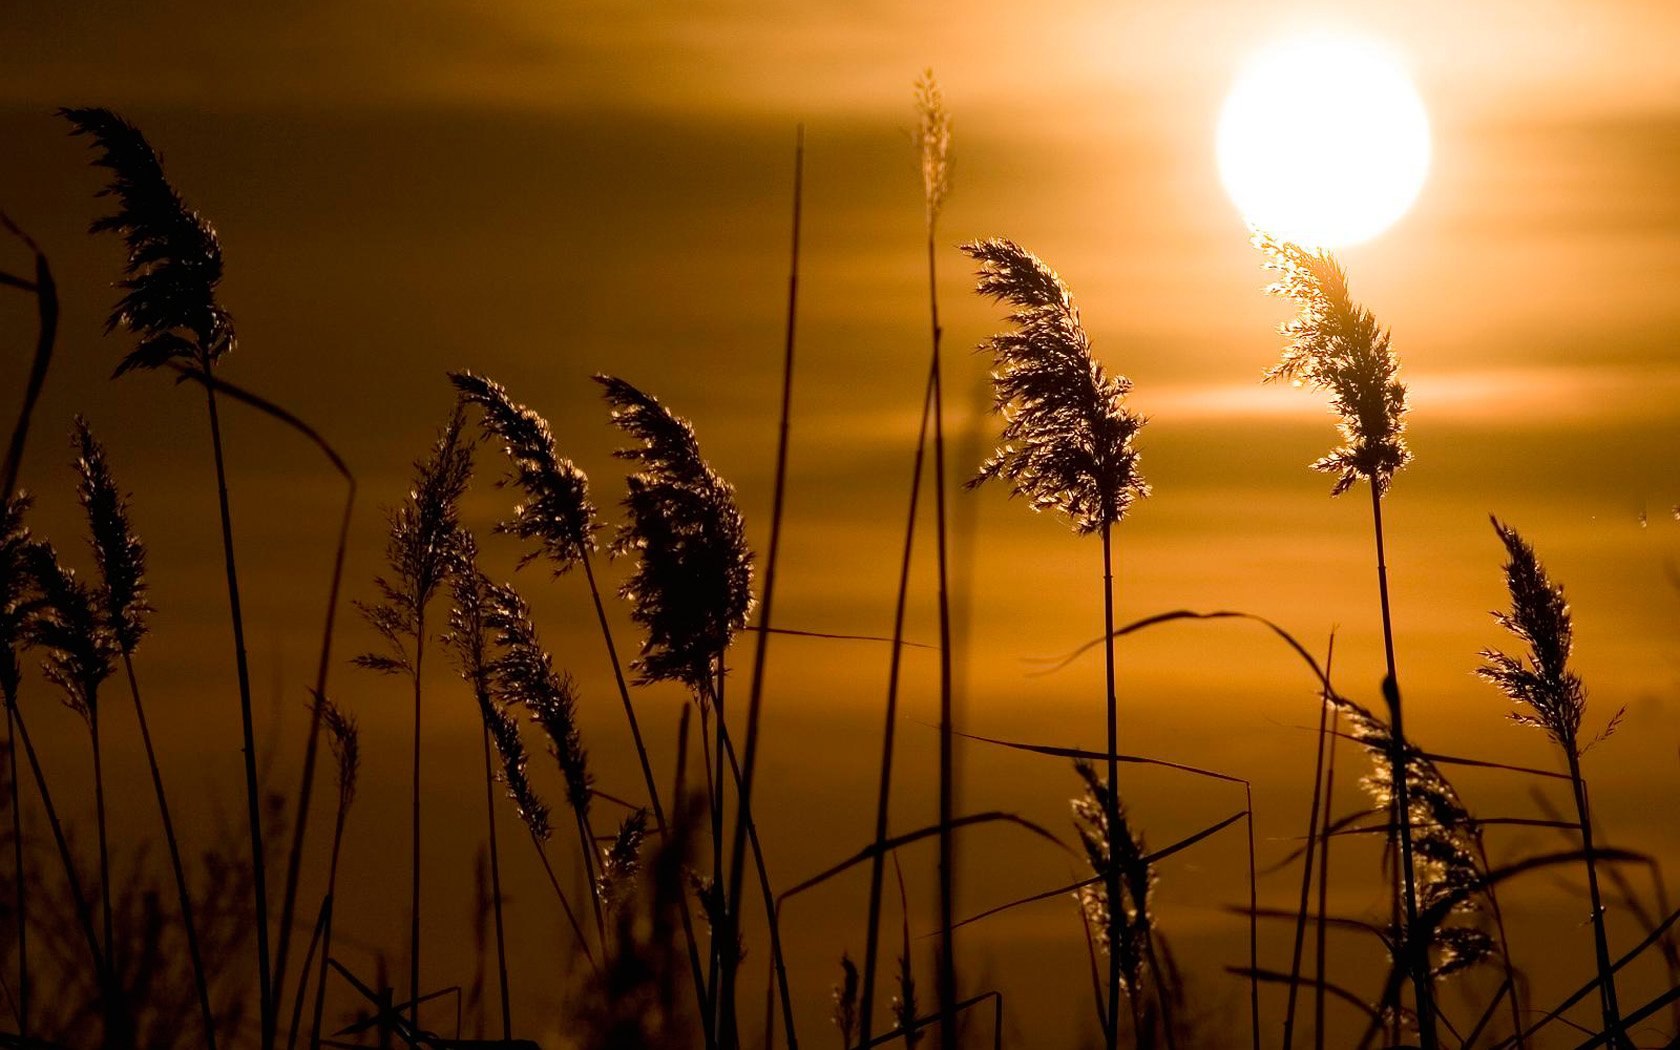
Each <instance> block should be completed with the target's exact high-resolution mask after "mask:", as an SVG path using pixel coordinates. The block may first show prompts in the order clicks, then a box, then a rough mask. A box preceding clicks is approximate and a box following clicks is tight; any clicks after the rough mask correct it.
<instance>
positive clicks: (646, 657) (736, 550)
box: [595, 376, 753, 697]
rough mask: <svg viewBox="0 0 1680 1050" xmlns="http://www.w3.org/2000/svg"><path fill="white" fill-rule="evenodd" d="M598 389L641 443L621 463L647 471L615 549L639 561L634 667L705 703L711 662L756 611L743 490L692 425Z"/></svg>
mask: <svg viewBox="0 0 1680 1050" xmlns="http://www.w3.org/2000/svg"><path fill="white" fill-rule="evenodd" d="M595 380H596V382H598V383H600V384H601V386H602V387H603V388H604V389H605V391H606V395H605V396H606V399H607V403H608V404H610V405H611V406H612V408H613V412H612V421H613V423H614V424H615V425H616V426H618V427H619V428H620V429H622V430H623V431H624V432H625V433H627V434H629V435H630V436H631V437H632V438H634V439H636V440H637V441H638V442H640V445H639V446H637V447H632V448H627V449H622V450H620V451H619V452H618V453H617V455H619V456H620V457H622V458H624V459H630V460H634V461H636V462H637V463H638V465H639V466H640V469H639V470H638V471H637V472H636V473H634V474H632V475H630V477H629V478H628V479H627V485H628V489H629V492H628V495H626V497H625V499H624V507H625V510H626V511H627V512H628V515H629V520H628V521H627V522H626V523H625V524H624V525H623V526H621V527H620V528H619V530H618V532H617V534H616V535H615V536H614V537H613V541H612V545H611V548H610V549H611V551H612V553H613V554H614V555H615V556H617V555H622V554H630V553H635V554H638V555H639V556H640V561H639V562H638V564H637V566H636V571H635V572H634V573H632V574H631V576H630V578H629V579H628V580H626V581H625V583H624V585H623V586H622V587H621V588H620V589H619V594H620V595H621V596H622V597H623V598H625V599H626V600H628V601H629V602H630V603H631V616H632V618H633V619H635V621H636V622H637V623H638V624H640V625H641V626H642V627H643V628H644V629H645V631H646V632H647V633H646V637H645V638H644V639H643V640H642V651H641V655H640V657H639V658H638V659H637V660H636V661H635V662H634V664H633V665H632V666H634V667H635V668H636V670H637V671H638V672H639V678H638V681H640V682H642V683H648V682H658V681H679V682H682V683H684V684H686V685H687V686H688V687H689V688H690V689H692V690H694V691H695V693H696V694H697V695H700V696H702V697H703V696H705V695H707V692H708V690H709V689H710V688H711V686H710V677H711V665H712V663H713V661H715V660H716V659H718V658H719V657H721V656H722V655H723V653H724V651H725V650H727V649H728V648H729V644H730V642H731V641H732V640H733V639H734V637H735V633H736V632H737V631H739V630H740V629H741V628H742V627H744V626H745V625H746V622H747V616H748V615H749V614H750V613H751V611H752V607H753V594H752V551H751V550H750V549H749V548H748V547H747V540H746V525H745V523H744V522H743V521H742V520H741V512H740V509H739V508H738V507H737V506H736V504H735V490H734V489H733V488H732V487H731V486H730V485H729V483H728V482H727V481H724V480H723V478H721V477H719V476H718V474H717V472H716V471H714V470H713V469H712V468H711V466H710V465H709V464H707V462H706V460H705V458H704V457H703V456H702V455H701V454H700V445H699V442H698V441H696V440H695V437H694V428H693V427H691V426H690V425H689V423H688V421H687V420H685V419H683V418H681V417H680V416H677V415H674V414H672V413H671V412H670V410H668V409H667V408H665V406H663V405H661V404H660V403H659V402H658V400H656V399H655V398H653V397H651V396H649V395H647V394H644V393H642V392H641V391H640V390H638V389H636V388H635V387H633V386H631V385H630V384H629V383H626V382H625V381H624V380H622V379H616V378H613V377H611V376H596V377H595Z"/></svg>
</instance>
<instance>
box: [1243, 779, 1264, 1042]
mask: <svg viewBox="0 0 1680 1050" xmlns="http://www.w3.org/2000/svg"><path fill="white" fill-rule="evenodd" d="M1243 813H1244V817H1243V824H1244V825H1245V826H1246V828H1245V829H1246V830H1247V832H1248V1037H1249V1042H1250V1043H1251V1044H1252V1045H1253V1050H1260V884H1259V880H1258V879H1257V878H1256V877H1255V872H1254V785H1253V784H1251V783H1249V782H1248V781H1246V780H1245V781H1243Z"/></svg>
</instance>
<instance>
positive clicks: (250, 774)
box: [199, 355, 274, 1050]
mask: <svg viewBox="0 0 1680 1050" xmlns="http://www.w3.org/2000/svg"><path fill="white" fill-rule="evenodd" d="M199 367H200V369H201V370H202V371H203V372H204V374H205V375H207V376H208V375H209V374H210V361H209V358H208V355H204V356H202V357H201V359H200V361H199ZM204 397H205V401H206V404H207V405H208V407H209V412H210V446H211V449H212V451H213V452H214V453H215V459H216V499H217V503H218V505H219V507H220V509H221V516H222V562H223V566H224V568H225V570H226V574H227V590H228V611H229V618H230V619H231V620H232V621H233V657H234V667H235V670H236V672H237V674H238V677H239V717H240V723H241V729H242V730H243V733H244V755H245V805H246V813H247V823H248V824H249V826H250V832H251V888H252V896H253V898H254V901H255V905H256V925H257V993H258V1000H257V1001H258V1004H259V1009H260V1012H261V1018H260V1021H261V1031H262V1047H263V1050H273V1048H274V999H273V994H272V991H271V988H270V981H269V955H268V866H267V864H266V863H265V862H264V860H263V838H262V789H261V787H260V786H259V785H258V783H257V741H256V729H255V726H254V723H253V719H252V714H251V669H250V665H249V664H248V662H247V660H246V656H245V615H244V611H243V609H242V607H241V605H240V602H239V572H238V568H237V566H236V564H235V561H234V555H233V515H232V513H231V512H230V511H229V509H228V491H227V465H226V463H225V462H224V461H223V458H222V423H221V417H220V416H219V415H218V413H217V411H216V390H215V387H213V386H211V385H209V384H206V385H205V387H204Z"/></svg>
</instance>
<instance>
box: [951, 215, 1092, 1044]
mask: <svg viewBox="0 0 1680 1050" xmlns="http://www.w3.org/2000/svg"><path fill="white" fill-rule="evenodd" d="M927 271H928V315H929V319H930V327H929V336H930V339H931V341H932V344H933V353H932V366H931V374H932V376H933V520H934V536H935V544H934V546H935V550H936V552H937V559H938V565H939V979H938V984H939V988H938V992H939V1002H940V1011H939V1045H940V1046H942V1047H955V1046H956V1045H957V1007H956V1002H957V959H956V938H955V931H954V929H953V928H952V924H953V922H954V921H955V919H956V894H957V873H956V863H957V857H956V837H955V836H954V835H953V834H952V833H951V819H952V817H953V816H954V815H955V812H956V769H955V760H956V746H955V744H956V738H955V736H954V735H953V732H952V731H953V725H952V710H951V599H950V593H949V580H950V574H949V572H948V571H947V561H948V558H947V551H946V544H945V531H946V530H945V477H946V475H945V395H944V379H943V376H942V375H941V372H942V368H943V365H942V364H941V359H940V352H939V349H940V339H941V336H942V335H943V334H944V329H942V328H941V327H940V326H939V274H938V269H937V266H936V255H935V251H934V242H933V226H932V223H931V222H930V223H929V225H928V237H927ZM1110 626H1112V624H1111V625H1110ZM1111 648H1112V647H1111ZM1110 681H1111V682H1112V679H1111V680H1110ZM1110 695H1111V697H1112V690H1110ZM1113 744H1114V741H1113V739H1112V735H1111V737H1110V740H1109V745H1110V747H1109V750H1110V751H1112V750H1113V749H1114V748H1113Z"/></svg>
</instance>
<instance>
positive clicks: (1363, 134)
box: [1217, 33, 1429, 248]
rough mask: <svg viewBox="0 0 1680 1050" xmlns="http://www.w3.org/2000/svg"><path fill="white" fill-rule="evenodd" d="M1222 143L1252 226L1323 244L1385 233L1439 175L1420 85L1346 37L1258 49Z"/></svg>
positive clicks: (1228, 174)
mask: <svg viewBox="0 0 1680 1050" xmlns="http://www.w3.org/2000/svg"><path fill="white" fill-rule="evenodd" d="M1217 143H1218V155H1219V175H1220V179H1221V180H1222V181H1223V182H1224V183H1225V190H1226V192H1227V193H1229V194H1230V195H1231V200H1232V201H1233V202H1234V203H1235V204H1236V206H1237V209H1238V210H1239V211H1240V212H1242V215H1243V218H1245V219H1246V220H1248V222H1249V223H1251V224H1252V225H1254V226H1256V227H1258V228H1260V229H1263V230H1265V231H1267V232H1269V233H1272V234H1274V235H1276V236H1279V237H1283V238H1286V239H1288V240H1292V241H1295V242H1297V243H1299V244H1303V245H1310V246H1314V247H1323V248H1335V247H1342V246H1345V245H1350V244H1357V243H1359V242H1361V241H1366V240H1370V239H1371V238H1372V237H1375V236H1376V235H1377V234H1379V233H1381V232H1383V231H1384V230H1386V229H1387V228H1388V227H1389V226H1391V225H1393V223H1394V222H1395V221H1396V220H1398V219H1399V218H1400V217H1401V216H1402V215H1404V214H1405V213H1406V209H1407V208H1409V207H1411V205H1412V202H1413V201H1414V200H1416V199H1417V195H1418V191H1419V190H1421V189H1422V188H1423V180H1424V176H1425V175H1426V174H1427V173H1428V170H1429V118H1428V115H1427V114H1426V113H1425V112H1424V107H1423V100H1422V99H1421V98H1419V97H1418V93H1417V89H1416V88H1415V87H1413V86H1412V82H1411V80H1410V78H1409V77H1408V76H1407V75H1406V72H1405V71H1404V70H1403V69H1402V68H1401V66H1400V65H1399V63H1398V62H1397V61H1396V60H1395V59H1394V57H1393V56H1392V55H1390V54H1389V53H1388V52H1387V51H1385V50H1384V49H1383V48H1381V47H1379V46H1377V45H1375V44H1373V43H1371V42H1370V41H1367V40H1363V39H1361V38H1359V37H1353V36H1347V35H1342V34H1330V33H1314V34H1310V35H1303V36H1293V37H1289V38H1286V39H1283V40H1280V41H1276V42H1274V43H1272V44H1270V45H1267V46H1266V47H1264V48H1262V49H1261V50H1260V51H1258V52H1256V53H1255V54H1254V56H1253V57H1252V58H1250V59H1249V61H1248V63H1247V64H1246V65H1244V67H1243V69H1242V71H1241V72H1240V73H1239V74H1238V75H1237V79H1236V82H1235V83H1234V84H1233V85H1232V87H1231V92H1230V94H1229V95H1227V96H1226V99H1225V105H1224V108H1223V109H1222V110H1221V112H1220V115H1219V130H1218V138H1217Z"/></svg>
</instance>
